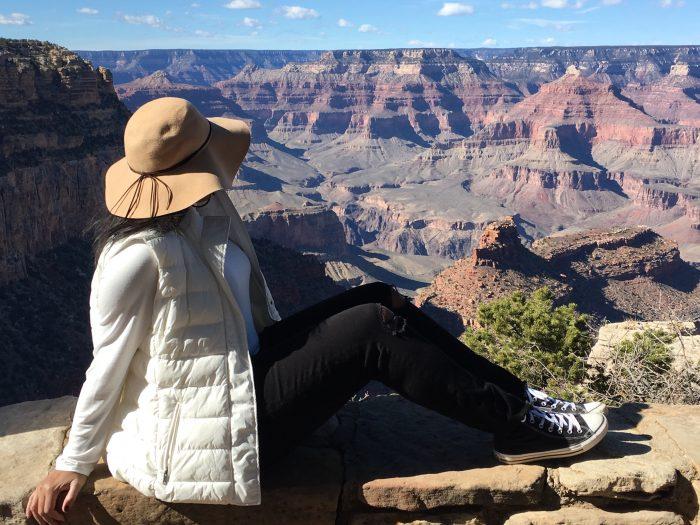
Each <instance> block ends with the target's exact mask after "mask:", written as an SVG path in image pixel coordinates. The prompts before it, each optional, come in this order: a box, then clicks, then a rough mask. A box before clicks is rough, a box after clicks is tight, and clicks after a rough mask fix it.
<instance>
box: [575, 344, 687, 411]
mask: <svg viewBox="0 0 700 525" xmlns="http://www.w3.org/2000/svg"><path fill="white" fill-rule="evenodd" d="M677 335H678V334H676V333H673V332H668V331H664V330H644V331H642V332H637V333H634V334H633V335H632V337H631V338H629V339H627V340H625V341H622V342H620V343H618V344H617V345H615V346H614V347H613V348H611V349H610V351H609V352H608V355H607V358H606V360H605V362H604V363H600V364H598V365H597V366H594V367H593V368H591V369H590V370H589V375H590V376H591V381H590V382H589V385H588V386H589V388H590V390H591V391H592V392H594V393H596V394H598V395H600V396H602V398H603V399H605V400H606V402H607V403H609V404H620V403H624V402H638V403H644V402H646V403H671V404H674V403H683V404H697V403H699V402H700V387H699V386H698V385H700V368H698V366H697V364H695V363H691V362H690V360H688V359H687V358H685V357H684V356H681V355H679V356H678V357H674V356H673V353H672V351H671V348H670V346H669V345H670V344H671V343H673V342H674V340H675V339H676V337H677ZM675 359H679V360H680V362H677V363H676V365H675V366H673V364H674V360H675ZM684 359H685V362H684Z"/></svg>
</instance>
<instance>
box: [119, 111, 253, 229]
mask: <svg viewBox="0 0 700 525" xmlns="http://www.w3.org/2000/svg"><path fill="white" fill-rule="evenodd" d="M249 146H250V128H249V127H248V125H247V124H246V123H245V122H244V121H242V120H237V119H229V118H222V117H211V118H205V117H204V116H203V115H202V114H201V113H200V112H199V111H197V108H195V107H194V105H192V104H191V103H190V102H189V101H187V100H185V99H184V98H178V97H162V98H157V99H155V100H152V101H150V102H147V103H146V104H144V105H143V106H141V107H140V108H139V109H137V110H136V111H135V112H134V114H133V115H132V116H131V118H130V119H129V121H128V122H127V124H126V129H125V130H124V150H125V153H126V156H125V157H124V158H122V159H121V160H119V161H117V162H115V163H114V164H112V165H111V166H110V167H109V169H108V170H107V173H106V174H105V204H106V205H107V210H108V211H109V212H110V213H111V214H113V215H117V216H119V217H129V218H147V217H156V216H160V215H165V214H168V213H174V212H176V211H180V210H182V209H184V208H186V207H188V206H190V205H191V204H193V203H195V202H197V201H198V200H200V199H202V198H203V197H206V196H207V195H208V194H210V193H212V192H214V191H216V190H219V189H228V188H230V186H231V184H232V182H233V178H234V177H235V175H236V172H237V171H238V168H239V167H240V165H241V163H242V162H243V159H244V158H245V155H246V153H247V151H248V147H249Z"/></svg>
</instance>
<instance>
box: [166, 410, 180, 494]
mask: <svg viewBox="0 0 700 525" xmlns="http://www.w3.org/2000/svg"><path fill="white" fill-rule="evenodd" d="M179 424H180V403H177V404H176V405H175V410H173V415H172V417H171V419H170V425H169V427H168V437H167V441H166V445H165V458H164V459H163V483H167V482H168V479H169V478H170V473H171V471H172V465H171V462H172V456H173V449H174V448H175V442H176V439H177V427H178V425H179Z"/></svg>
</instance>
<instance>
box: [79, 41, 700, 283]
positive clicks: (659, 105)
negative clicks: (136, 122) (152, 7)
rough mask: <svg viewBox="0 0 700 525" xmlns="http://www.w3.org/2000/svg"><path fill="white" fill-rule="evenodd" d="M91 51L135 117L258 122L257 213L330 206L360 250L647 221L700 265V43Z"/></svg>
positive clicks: (252, 203)
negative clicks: (174, 113) (149, 106)
mask: <svg viewBox="0 0 700 525" xmlns="http://www.w3.org/2000/svg"><path fill="white" fill-rule="evenodd" d="M81 54H82V55H83V56H84V57H85V58H87V59H88V60H92V61H94V62H95V63H96V64H100V65H103V66H107V67H110V68H113V70H114V75H115V78H118V79H119V81H118V82H117V85H116V90H117V93H118V95H119V97H120V98H121V99H122V101H123V102H124V103H125V104H126V105H127V106H128V107H129V108H130V109H131V110H132V111H133V110H135V109H136V108H138V107H139V106H140V105H141V104H143V103H144V102H145V101H147V100H151V99H153V98H155V97H158V96H164V95H172V96H182V97H184V98H187V99H188V100H191V101H192V102H193V103H194V104H196V105H197V107H199V108H200V109H201V110H202V112H203V113H204V114H206V115H207V116H214V115H226V116H230V117H235V118H242V119H245V120H246V121H248V122H249V123H250V124H251V126H252V127H253V135H254V144H253V147H252V148H251V152H250V154H249V155H248V158H247V160H246V164H245V167H244V168H243V169H242V170H241V173H240V177H239V182H240V184H241V185H240V186H239V188H240V190H239V191H234V192H233V194H232V198H234V201H236V203H237V205H239V204H240V206H241V207H243V208H247V210H246V211H251V212H253V211H255V209H256V208H255V207H259V208H262V207H265V206H268V205H272V204H273V203H277V204H275V205H276V206H281V207H282V208H287V209H290V210H294V209H301V208H303V207H305V206H321V207H324V208H325V209H327V210H330V211H332V212H333V213H335V214H336V215H337V217H338V220H339V221H340V222H341V224H342V227H343V230H344V232H345V238H346V241H347V243H348V244H350V245H352V246H355V247H361V248H362V249H363V250H366V251H373V250H380V251H382V252H384V253H390V254H401V255H419V256H430V257H432V258H433V260H435V261H440V260H443V259H446V260H448V261H455V260H458V259H461V258H465V257H469V255H470V253H471V250H472V249H473V248H474V247H475V246H476V245H477V243H478V240H479V237H480V233H481V231H482V230H483V229H484V228H485V226H486V225H487V224H488V223H489V222H491V221H494V220H496V219H498V218H499V217H502V216H504V215H511V216H514V217H515V220H516V221H517V222H518V223H519V225H520V227H521V229H522V230H523V234H524V237H525V240H526V242H528V243H529V242H532V241H533V240H535V239H537V238H540V237H543V236H546V235H550V234H553V233H555V232H559V231H575V230H577V229H586V228H601V227H605V226H608V225H611V224H612V225H620V226H637V225H642V226H647V227H650V228H652V229H654V231H656V232H658V233H659V234H661V235H664V236H666V237H669V238H671V239H673V240H675V241H677V242H678V243H679V249H680V252H681V254H682V256H683V257H684V258H685V259H687V260H689V261H700V205H699V204H698V198H699V197H700V183H699V182H698V174H697V171H698V163H699V161H700V145H699V143H698V142H699V140H700V118H699V117H700V113H699V109H698V108H700V104H699V103H698V98H697V97H698V93H700V49H699V48H698V47H694V46H686V47H670V46H658V47H654V46H646V47H644V46H642V47H609V48H607V47H604V48H551V49H550V48H529V49H510V50H509V49H498V50H489V49H474V50H469V49H441V48H436V49H431V48H427V49H390V50H336V51H325V52H323V51H308V52H287V51H278V52H262V51H259V52H252V51H251V52H242V51H241V52H231V51H220V52H218V51H207V52H205V51H198V50H188V51H184V50H179V51H168V50H157V51H140V52H136V51H129V52H127V51H123V52H106V51H105V52H81ZM253 194H255V197H254V198H253V197H252V195H253ZM440 266H441V265H440V264H437V263H436V264H434V265H433V267H432V270H433V272H434V273H436V272H437V271H439V270H440V269H441V268H440ZM415 290H416V288H415V287H413V288H411V287H409V288H407V291H409V292H411V293H413V292H415Z"/></svg>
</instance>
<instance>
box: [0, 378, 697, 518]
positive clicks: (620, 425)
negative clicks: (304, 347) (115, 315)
mask: <svg viewBox="0 0 700 525" xmlns="http://www.w3.org/2000/svg"><path fill="white" fill-rule="evenodd" d="M377 386H378V387H379V390H380V393H379V394H375V395H372V396H370V397H366V398H365V399H363V400H361V401H353V402H349V403H348V404H347V405H346V406H345V407H344V408H343V410H341V411H340V412H339V413H338V417H337V418H336V419H332V420H330V421H329V423H328V424H326V425H325V426H324V427H322V428H321V429H319V431H318V432H317V433H316V434H314V435H313V436H311V437H310V438H309V439H308V440H307V441H306V442H305V443H304V445H303V446H299V447H297V448H296V449H295V450H294V451H293V452H292V453H291V454H290V455H289V456H288V457H287V458H285V459H284V460H283V461H282V462H280V463H279V464H278V465H276V466H275V467H274V468H273V469H271V470H270V471H269V473H267V474H266V475H265V477H264V478H263V505H261V506H254V507H235V506H219V505H193V504H170V503H163V502H160V501H157V500H155V499H149V498H145V497H143V496H142V495H141V494H139V493H138V492H136V491H135V490H134V489H133V488H131V487H130V486H128V485H126V484H123V483H120V482H117V481H116V480H114V479H113V478H111V477H110V476H109V472H108V471H107V468H106V465H104V464H103V463H100V464H99V465H98V467H97V468H96V469H95V472H94V473H93V474H92V476H91V477H90V479H89V481H88V483H87V484H86V486H85V487H84V489H83V494H81V497H80V498H79V500H78V503H77V505H76V506H75V507H74V509H73V510H72V511H71V512H70V513H69V515H68V522H69V523H71V524H83V523H90V524H101V523H109V524H113V523H125V524H132V523H149V524H150V523H153V524H193V523H202V524H218V523H222V524H223V523H245V524H249V523H253V524H258V523H261V524H267V523H270V524H272V523H274V524H280V523H283V524H286V523H292V524H296V523H299V524H301V523H304V524H326V523H327V524H351V525H375V524H396V523H412V524H419V523H421V524H429V523H441V524H442V523H445V524H473V525H491V524H499V525H501V524H504V523H505V524H507V525H524V524H538V525H539V524H544V525H546V524H571V525H579V524H580V525H591V524H593V525H595V524H599V525H603V524H620V525H625V524H629V525H633V524H634V525H637V524H639V525H645V524H652V523H653V524H656V525H666V524H669V525H670V524H673V525H676V524H678V525H681V524H698V523H700V520H698V494H700V440H698V439H697V430H698V429H700V407H697V406H685V405H679V406H667V405H626V406H624V407H622V408H620V409H615V410H612V411H611V414H610V426H611V430H610V433H609V434H608V436H607V437H606V439H605V441H604V442H603V443H602V444H601V446H600V447H599V448H598V449H597V450H595V451H593V452H591V453H589V454H587V455H584V456H581V457H579V458H572V459H570V460H560V461H549V462H543V463H541V464H533V465H513V466H506V465H500V464H499V463H498V462H497V461H496V460H495V459H494V458H493V456H492V453H491V438H490V436H489V435H487V434H483V433H481V432H478V431H475V430H472V429H470V428H467V427H465V426H463V425H461V424H459V423H457V422H455V421H452V420H450V419H448V418H445V417H443V416H440V415H438V414H435V413H433V412H431V411H429V410H427V409H425V408H423V407H421V406H419V405H416V404H414V403H411V402H409V401H407V400H405V399H403V398H401V397H400V396H399V395H397V394H395V393H392V392H390V391H386V389H383V387H382V386H381V385H377ZM382 390H383V391H384V392H383V393H382ZM74 406H75V398H73V397H70V396H65V397H62V398H58V399H53V400H42V401H34V402H27V403H20V404H17V405H10V406H7V407H0V469H1V471H2V472H3V482H2V484H0V523H4V524H19V523H25V519H24V512H23V509H24V505H25V502H26V500H27V497H28V495H29V494H30V492H31V490H32V489H33V487H34V486H35V485H36V483H37V482H38V480H39V479H41V477H42V476H43V475H44V474H45V472H46V471H47V470H48V469H49V468H50V467H51V464H52V462H53V461H54V459H55V457H56V456H57V455H58V453H59V452H60V450H61V447H62V444H63V442H64V439H65V435H66V431H67V429H68V428H69V426H70V417H71V414H72V411H73V409H74ZM334 422H336V423H337V422H339V423H340V424H339V425H336V426H335V427H334V426H333V423H334Z"/></svg>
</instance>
